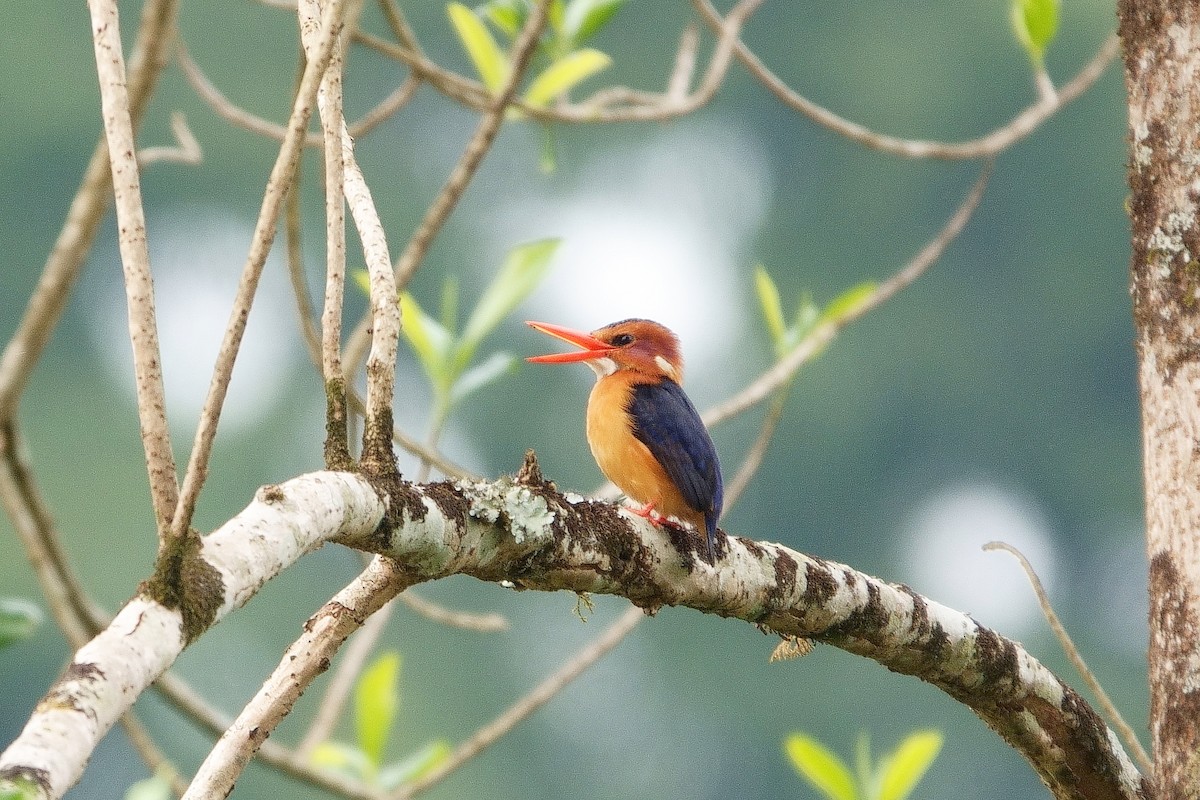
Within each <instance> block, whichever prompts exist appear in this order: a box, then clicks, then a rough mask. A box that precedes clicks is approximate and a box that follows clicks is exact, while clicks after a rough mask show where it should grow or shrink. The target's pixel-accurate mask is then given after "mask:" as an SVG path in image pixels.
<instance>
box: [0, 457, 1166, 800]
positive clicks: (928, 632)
mask: <svg viewBox="0 0 1200 800" xmlns="http://www.w3.org/2000/svg"><path fill="white" fill-rule="evenodd" d="M522 475H523V476H525V478H524V480H523V481H518V480H514V479H509V478H503V479H500V480H498V481H494V482H466V481H460V482H457V483H453V484H451V483H436V484H429V485H412V484H406V485H401V484H394V485H392V486H391V487H390V491H391V496H390V508H389V510H388V514H387V519H386V521H385V522H384V523H383V524H382V525H380V524H379V522H380V517H381V515H382V513H383V511H384V509H383V505H382V503H381V502H380V501H379V500H378V499H377V497H376V494H375V491H374V490H373V489H372V487H371V486H370V484H368V483H367V482H366V481H365V480H364V479H362V478H360V477H358V476H355V475H350V474H346V473H330V472H324V473H314V474H312V475H308V476H302V477H300V478H297V479H295V480H293V481H289V482H288V483H286V484H282V485H279V486H268V487H264V488H263V489H260V490H259V492H258V495H257V498H256V500H255V502H254V503H252V504H251V505H250V506H249V507H248V508H247V509H246V510H245V511H244V512H242V513H241V514H239V515H238V516H237V517H235V518H234V519H233V520H231V521H230V522H229V523H228V524H227V525H225V526H223V527H222V528H221V529H220V530H219V531H217V532H216V533H214V534H212V535H211V536H209V537H207V538H205V539H204V540H203V544H202V548H201V550H200V551H199V552H198V553H197V554H196V555H195V560H194V562H193V564H192V568H193V569H194V570H195V573H196V574H197V575H205V574H208V575H215V576H219V577H218V578H217V579H216V581H215V582H214V581H209V582H208V583H198V584H197V585H198V586H199V587H200V588H196V585H193V588H192V591H193V592H195V593H197V594H198V595H200V596H199V597H196V598H185V608H187V607H189V606H192V607H194V606H195V605H196V601H202V602H200V603H199V605H200V606H202V607H205V608H211V612H212V616H211V617H210V618H207V619H206V620H205V622H207V623H211V622H212V621H215V620H217V619H220V618H221V617H223V616H224V615H225V614H226V613H228V612H229V611H230V610H232V609H233V608H234V607H236V606H238V605H240V604H242V603H244V602H245V601H246V600H247V599H248V598H249V597H250V596H251V595H252V594H253V593H254V592H255V591H257V590H258V589H259V588H260V587H261V586H262V585H263V584H264V583H265V582H266V581H267V580H268V579H270V578H271V577H272V576H274V575H275V574H277V573H278V572H279V571H280V570H281V569H283V568H284V567H285V566H287V565H288V564H290V563H292V562H293V561H294V560H295V559H296V558H298V557H299V556H300V555H301V554H303V553H305V552H308V551H309V550H311V549H313V548H314V547H316V546H317V545H318V544H319V543H320V542H322V541H326V540H328V539H330V538H333V539H335V540H337V541H340V542H342V543H344V544H347V545H349V546H352V547H356V548H359V549H363V550H369V551H372V552H377V553H380V554H382V555H386V556H388V557H389V558H391V559H392V560H394V561H395V562H396V563H397V564H398V565H400V569H401V570H402V572H403V573H404V574H403V577H402V582H403V583H404V584H405V585H407V584H411V583H417V582H420V581H425V580H433V579H437V578H443V577H446V576H449V575H453V574H464V575H471V576H474V577H476V578H479V579H481V580H485V581H491V582H496V581H502V580H503V581H510V582H512V583H513V584H515V585H516V586H518V587H520V588H522V589H536V590H542V591H558V590H569V591H574V592H593V593H603V594H617V595H621V596H624V597H627V598H629V599H630V600H631V601H632V602H633V603H634V604H635V605H637V606H640V607H641V608H644V609H647V610H648V611H650V612H651V613H653V612H654V611H656V610H657V609H659V608H661V607H662V606H666V605H674V606H688V607H691V608H694V609H697V610H699V611H702V612H705V613H709V614H717V615H720V616H723V617H729V618H735V619H741V620H745V621H746V622H749V623H751V624H754V625H756V626H758V627H760V628H764V629H766V630H770V631H773V632H776V633H778V634H780V635H783V636H790V637H803V638H808V639H813V640H816V641H821V642H825V643H827V644H832V645H834V646H837V647H840V648H842V649H844V650H846V651H848V652H851V653H855V654H858V655H862V656H865V657H868V658H872V659H874V660H875V661H878V662H879V663H880V664H883V665H884V666H886V667H887V668H888V669H891V670H893V671H896V672H900V673H903V674H906V675H913V676H916V677H919V678H921V679H922V680H925V681H927V682H929V683H931V684H933V685H934V686H937V687H938V688H940V689H941V690H942V691H944V692H946V693H947V694H949V695H950V696H951V697H954V698H955V699H957V700H959V701H960V702H962V703H964V704H965V705H967V706H968V707H969V708H971V709H972V710H973V711H974V712H975V713H976V714H977V715H979V717H980V718H981V719H983V720H984V721H985V722H986V723H987V724H988V725H989V726H990V727H991V728H992V729H993V730H995V731H997V732H998V733H999V734H1000V735H1001V736H1002V737H1003V738H1004V739H1005V740H1006V741H1007V742H1008V743H1009V744H1010V745H1011V746H1012V747H1013V748H1015V749H1016V750H1017V751H1018V752H1020V753H1021V754H1022V755H1023V756H1024V757H1025V758H1026V760H1028V761H1029V763H1030V764H1031V765H1032V766H1033V768H1034V769H1035V770H1036V771H1037V773H1038V775H1039V776H1040V777H1041V778H1042V780H1043V781H1045V782H1046V784H1047V785H1048V786H1049V787H1050V788H1051V790H1052V791H1053V792H1054V794H1055V796H1056V797H1058V798H1062V799H1063V800H1067V799H1070V800H1097V799H1098V798H1124V799H1125V800H1133V798H1144V797H1146V796H1148V791H1147V789H1146V787H1145V786H1144V784H1143V779H1142V777H1141V776H1140V775H1139V774H1138V772H1137V770H1136V768H1135V767H1134V766H1133V764H1132V763H1131V762H1130V760H1129V758H1128V756H1127V755H1126V754H1125V752H1124V750H1122V749H1121V746H1120V743H1119V741H1118V740H1117V738H1116V736H1115V735H1114V734H1112V733H1111V732H1110V731H1109V730H1108V728H1107V727H1106V726H1105V725H1104V723H1103V721H1102V720H1101V719H1100V717H1099V716H1098V715H1097V714H1096V713H1095V712H1094V711H1093V710H1092V709H1091V708H1090V707H1089V706H1088V705H1087V703H1086V702H1085V701H1084V700H1083V699H1082V698H1081V697H1080V696H1079V695H1078V694H1077V693H1076V692H1075V691H1074V690H1073V689H1071V688H1070V687H1068V686H1067V685H1066V684H1064V683H1063V682H1062V681H1060V680H1059V679H1058V678H1057V677H1056V676H1055V675H1054V674H1053V673H1051V672H1050V671H1049V670H1048V669H1047V668H1046V667H1045V666H1043V665H1042V664H1040V663H1039V662H1038V661H1037V660H1036V659H1034V658H1033V656H1031V655H1030V654H1029V653H1027V652H1026V651H1025V650H1024V649H1023V648H1022V647H1021V646H1020V645H1019V644H1018V643H1016V642H1013V641H1010V640H1008V639H1005V638H1004V637H1002V636H1000V635H999V634H997V633H996V632H995V631H992V630H990V629H988V628H985V627H983V626H982V625H980V624H979V623H977V622H975V621H974V620H973V619H971V618H970V617H969V616H968V615H966V614H963V613H961V612H958V611H954V610H952V609H950V608H947V607H945V606H942V605H940V604H938V603H935V602H933V601H931V600H928V599H926V598H924V597H922V596H920V595H918V594H917V593H916V592H914V591H912V590H911V589H909V588H907V587H905V586H897V585H895V584H890V583H887V582H885V581H882V580H879V579H878V578H873V577H870V576H868V575H864V574H862V573H860V572H856V571H855V570H853V569H851V568H850V567H847V566H845V565H842V564H836V563H833V562H829V561H824V560H822V559H818V558H811V557H808V556H804V555H802V554H800V553H797V552H795V551H793V550H789V549H788V548H786V547H783V546H782V545H777V544H768V543H763V542H755V541H752V540H749V539H742V538H732V537H728V536H725V535H722V536H721V537H719V538H718V553H719V556H720V558H719V560H718V564H717V566H715V567H714V566H709V565H708V564H706V563H705V562H704V560H703V559H702V558H701V556H700V552H701V550H702V548H703V543H702V541H701V539H700V537H698V536H695V535H694V534H692V533H690V532H683V531H676V530H674V529H662V528H656V527H654V526H652V525H651V524H650V523H648V522H646V521H645V520H643V519H641V518H639V517H636V516H634V515H633V514H630V513H628V512H625V511H623V510H620V509H618V508H616V507H614V506H613V505H612V504H610V503H603V502H596V501H589V500H582V499H579V498H577V497H574V496H572V497H571V498H568V497H566V496H564V495H561V494H559V493H558V492H557V491H556V490H555V489H554V487H553V485H552V484H549V483H547V482H545V481H544V480H542V478H541V476H540V474H539V473H538V472H537V470H536V469H535V468H532V467H530V466H529V465H527V468H526V469H524V470H522ZM183 626H184V618H183V616H182V615H181V614H180V612H179V611H174V610H171V609H167V608H164V607H163V606H161V605H159V604H158V603H155V602H153V601H151V600H148V599H146V598H144V597H136V598H134V600H132V601H131V602H130V603H129V604H128V605H127V606H126V607H125V608H124V609H123V610H122V611H121V612H120V613H119V614H118V615H117V617H116V618H115V619H114V621H113V623H112V625H110V626H109V628H108V629H106V630H105V631H104V632H102V633H101V634H100V635H99V636H97V637H96V638H95V639H93V640H92V642H90V643H89V644H88V645H86V646H84V647H83V648H81V649H80V650H79V652H78V653H76V655H75V657H74V659H73V661H72V663H71V665H70V666H68V668H67V670H66V672H65V674H64V675H63V677H62V678H60V679H59V680H58V681H57V682H56V683H55V685H54V686H53V687H52V688H51V689H50V692H49V694H48V695H47V698H46V700H45V701H43V702H42V703H40V704H39V705H38V708H37V710H36V711H35V712H34V714H33V716H32V717H31V718H30V720H29V723H28V724H27V725H26V727H25V729H24V731H22V733H21V734H20V736H19V737H18V738H17V740H16V741H15V742H13V744H12V745H10V746H9V748H8V749H7V750H6V751H5V752H4V753H3V754H0V789H2V788H4V781H5V779H7V780H8V781H10V782H19V783H21V784H22V785H25V786H28V787H31V788H32V789H33V790H34V791H35V794H34V796H36V797H60V796H61V795H62V793H63V792H65V791H66V789H67V788H68V787H69V786H70V785H71V784H72V783H73V782H74V781H75V780H77V779H78V777H79V775H80V774H81V773H82V770H83V765H84V764H85V763H86V761H87V758H88V756H89V755H90V753H91V751H92V749H93V748H94V747H95V745H96V743H97V742H98V741H99V738H100V736H101V735H103V732H104V731H106V730H107V729H108V727H109V726H111V725H112V723H113V721H114V720H115V719H116V717H117V715H119V714H120V713H121V712H122V711H124V710H125V709H126V708H127V707H128V706H129V705H130V704H132V703H133V701H134V700H135V699H136V698H137V696H138V695H139V694H140V693H141V692H142V691H143V690H144V689H145V688H146V687H147V686H148V685H149V683H150V682H151V681H152V680H153V679H154V677H156V676H157V675H158V674H160V673H161V672H162V671H163V670H165V669H166V668H167V666H169V665H170V663H171V662H172V661H173V660H174V659H175V658H176V657H177V656H178V654H179V652H180V651H181V650H182V648H183V646H184V644H185V641H187V637H185V635H184V627H183ZM202 629H203V628H200V629H191V630H189V631H188V636H191V637H194V636H195V635H198V634H199V633H200V632H201V631H202Z"/></svg>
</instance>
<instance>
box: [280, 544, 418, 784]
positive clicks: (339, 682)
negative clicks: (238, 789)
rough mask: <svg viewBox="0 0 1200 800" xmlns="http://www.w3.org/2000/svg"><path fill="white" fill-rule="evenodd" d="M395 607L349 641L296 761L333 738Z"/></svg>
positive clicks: (379, 614)
mask: <svg viewBox="0 0 1200 800" xmlns="http://www.w3.org/2000/svg"><path fill="white" fill-rule="evenodd" d="M368 569H370V566H368ZM401 596H402V597H403V595H401ZM395 607H396V606H395V605H394V604H392V603H390V602H389V603H388V604H387V605H384V606H383V607H381V608H380V609H379V610H378V611H376V612H375V613H374V614H372V615H371V616H370V618H369V619H367V621H366V622H365V623H363V626H362V630H361V631H360V632H359V634H358V635H357V636H355V637H354V639H352V640H351V642H350V646H349V647H347V648H346V652H345V653H343V654H342V658H341V660H340V661H338V664H337V667H335V668H334V671H333V677H332V679H331V680H330V681H329V686H327V687H326V688H325V694H324V695H322V696H321V704H320V705H319V706H318V707H317V713H316V715H315V716H314V717H313V720H312V722H311V723H310V724H309V726H308V730H307V731H305V733H304V738H303V739H301V740H300V744H298V745H296V757H297V758H300V759H304V760H308V759H309V757H310V756H312V752H313V750H316V749H317V746H318V745H320V744H321V742H324V741H325V740H326V739H328V738H329V737H330V736H331V735H332V734H333V729H334V728H335V727H336V726H337V724H338V722H339V721H340V720H341V719H342V710H343V709H344V708H345V706H346V700H348V699H349V697H350V692H351V691H353V689H354V681H355V680H356V679H357V678H358V674H359V673H360V672H362V668H363V665H364V664H366V663H367V658H369V657H370V655H371V651H372V650H373V649H374V648H375V644H376V643H377V642H378V641H379V637H380V636H382V635H383V632H384V631H385V630H387V624H388V621H389V620H390V619H391V618H392V610H393V609H394V608H395Z"/></svg>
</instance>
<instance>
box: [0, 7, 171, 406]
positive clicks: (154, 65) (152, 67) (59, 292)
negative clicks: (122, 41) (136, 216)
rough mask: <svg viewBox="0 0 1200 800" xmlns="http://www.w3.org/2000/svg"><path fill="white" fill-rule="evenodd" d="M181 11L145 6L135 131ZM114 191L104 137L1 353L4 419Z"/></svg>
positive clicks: (133, 106)
mask: <svg viewBox="0 0 1200 800" xmlns="http://www.w3.org/2000/svg"><path fill="white" fill-rule="evenodd" d="M178 12H179V2H178V0H148V2H147V3H146V4H145V5H144V6H143V7H142V18H141V24H140V25H139V26H138V33H137V39H136V41H135V42H134V46H133V51H132V52H133V55H132V56H130V59H129V86H128V94H129V116H130V118H131V120H132V122H133V125H134V129H135V131H136V129H137V127H138V126H139V125H140V123H141V120H142V117H144V116H145V113H146V108H147V106H148V105H149V98H150V95H151V93H152V92H153V91H154V87H155V86H156V85H157V84H158V79H159V76H161V75H162V70H163V67H164V66H166V59H167V52H168V50H169V48H170V41H171V37H170V36H169V35H168V32H169V31H170V30H171V29H173V28H174V27H175V17H176V15H177V14H178ZM111 189H112V167H111V166H110V165H109V159H108V145H107V144H106V142H105V137H104V136H103V135H101V136H100V141H99V142H98V143H97V144H96V148H95V150H93V151H92V157H91V159H90V160H89V161H88V165H87V169H86V170H85V171H84V175H83V180H82V181H81V182H80V186H79V189H78V191H76V192H75V197H74V198H73V199H72V200H71V207H70V209H69V210H68V211H67V218H66V220H65V221H64V222H63V226H62V229H61V230H60V231H59V234H58V238H57V239H56V240H55V242H54V246H53V247H52V248H51V250H50V255H49V256H48V257H47V258H46V264H45V266H44V267H43V268H42V274H41V277H40V278H39V279H38V283H37V288H36V289H34V292H33V294H32V296H30V298H29V302H28V303H27V304H26V306H25V313H24V314H23V315H22V317H21V322H20V323H19V324H18V325H17V329H16V330H15V331H14V332H13V335H12V337H11V338H10V339H9V340H8V343H7V344H6V345H5V347H4V352H3V353H2V354H0V421H2V420H8V419H11V418H12V417H13V415H14V414H15V413H16V410H17V404H18V402H19V401H20V398H21V395H22V394H23V393H24V391H25V386H26V385H27V384H28V382H29V376H30V375H31V374H32V373H33V368H34V366H35V365H36V364H37V362H38V359H39V358H40V357H41V355H42V351H43V350H44V349H45V347H46V343H47V342H49V341H50V334H51V333H52V332H53V331H54V329H55V328H56V327H57V325H58V322H59V320H60V319H61V318H62V312H63V309H64V308H66V305H67V300H68V299H69V298H70V296H71V288H72V287H73V286H74V285H75V279H76V278H78V277H79V272H80V270H81V269H82V268H83V263H84V261H85V260H86V258H87V254H88V252H89V251H90V250H91V247H92V242H93V241H94V240H95V238H96V231H97V230H98V229H99V227H100V221H101V220H102V219H103V218H104V210H105V209H106V208H107V207H108V202H109V197H110V194H111Z"/></svg>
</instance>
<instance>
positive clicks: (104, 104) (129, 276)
mask: <svg viewBox="0 0 1200 800" xmlns="http://www.w3.org/2000/svg"><path fill="white" fill-rule="evenodd" d="M88 11H89V13H90V14H91V20H92V44H93V47H94V50H95V52H96V72H97V74H98V76H99V79H100V105H101V108H102V109H103V113H104V136H105V139H106V140H107V141H108V155H109V161H110V163H111V164H112V181H113V193H114V195H115V197H116V207H117V228H118V237H117V242H118V245H119V247H120V250H121V265H122V267H123V268H124V272H125V297H126V300H127V302H128V307H129V341H130V343H131V344H132V345H133V372H134V381H135V384H136V389H137V391H136V394H137V407H138V424H139V425H140V427H141V434H142V448H143V449H144V450H145V454H146V470H147V472H148V473H149V476H150V497H151V500H152V501H153V505H154V516H155V520H156V522H157V527H158V535H159V542H160V547H163V546H165V542H166V539H167V536H168V533H169V532H170V531H171V518H172V517H173V516H174V514H175V506H176V503H177V501H178V498H179V476H178V475H177V474H176V472H175V455H174V453H173V452H172V450H171V432H170V429H169V428H168V427H167V401H166V392H165V391H164V389H163V376H162V353H161V352H160V350H159V347H158V322H157V320H156V319H155V316H154V281H153V280H152V278H151V276H150V246H149V244H148V243H147V241H146V215H145V211H144V209H143V208H142V185H141V177H140V175H139V173H138V164H137V142H136V141H135V138H134V130H133V117H132V115H131V113H130V110H129V92H128V88H127V87H126V75H125V57H124V55H123V54H122V51H121V24H120V21H119V19H118V15H117V4H116V0H88Z"/></svg>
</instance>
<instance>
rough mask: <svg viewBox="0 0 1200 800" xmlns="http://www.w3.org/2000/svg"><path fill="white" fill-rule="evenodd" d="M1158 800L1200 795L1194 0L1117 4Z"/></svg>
mask: <svg viewBox="0 0 1200 800" xmlns="http://www.w3.org/2000/svg"><path fill="white" fill-rule="evenodd" d="M1118 15H1119V24H1120V35H1121V41H1122V43H1123V44H1124V51H1125V77H1126V85H1127V89H1128V94H1129V137H1130V141H1129V146H1130V159H1129V186H1130V201H1129V214H1130V218H1131V221H1132V227H1133V231H1132V234H1133V255H1132V261H1131V267H1130V271H1131V273H1132V294H1133V319H1134V326H1135V328H1136V343H1137V344H1136V346H1137V353H1138V360H1139V365H1140V366H1139V370H1138V380H1139V384H1140V392H1141V401H1142V430H1143V436H1144V443H1143V447H1144V458H1145V467H1144V470H1145V481H1146V545H1147V550H1148V553H1149V557H1150V675H1149V677H1150V726H1151V735H1152V739H1153V744H1154V760H1155V782H1156V784H1157V788H1158V793H1159V796H1161V797H1169V798H1182V797H1191V798H1200V758H1198V756H1200V653H1198V649H1197V636H1198V633H1200V540H1198V539H1197V533H1198V532H1200V460H1198V459H1200V336H1198V335H1197V334H1198V329H1200V261H1198V260H1197V259H1200V226H1198V224H1197V202H1198V201H1200V4H1198V3H1197V2H1195V1H1194V0H1189V1H1188V2H1180V1H1179V0H1120V3H1119V6H1118Z"/></svg>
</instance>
